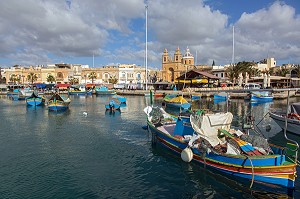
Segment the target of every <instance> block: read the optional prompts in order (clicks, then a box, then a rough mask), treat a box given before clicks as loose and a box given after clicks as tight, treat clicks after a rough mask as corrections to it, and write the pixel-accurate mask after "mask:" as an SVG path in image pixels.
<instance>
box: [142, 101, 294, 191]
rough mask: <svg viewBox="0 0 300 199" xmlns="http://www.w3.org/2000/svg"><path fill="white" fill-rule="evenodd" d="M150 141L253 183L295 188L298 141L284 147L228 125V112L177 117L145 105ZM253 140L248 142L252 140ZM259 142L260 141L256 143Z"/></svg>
mask: <svg viewBox="0 0 300 199" xmlns="http://www.w3.org/2000/svg"><path fill="white" fill-rule="evenodd" d="M144 111H145V113H146V114H147V116H148V119H147V124H148V129H149V130H150V132H151V133H152V143H153V144H159V145H161V146H163V147H164V148H166V149H168V150H171V151H173V152H175V153H176V154H178V155H179V156H181V158H182V160H183V161H185V162H190V161H193V162H196V163H198V164H200V165H201V166H203V167H205V168H208V169H210V170H212V171H218V172H219V173H222V174H226V175H227V176H230V177H232V178H234V179H236V177H238V178H240V179H246V180H249V182H250V187H252V185H253V183H256V182H258V183H259V184H261V183H263V184H266V185H272V186H274V185H277V186H278V187H282V188H288V189H290V188H292V189H293V188H294V187H295V179H296V167H297V151H298V148H299V145H298V143H297V142H294V143H287V146H286V147H279V146H275V145H271V144H269V143H268V142H267V141H266V140H265V139H264V138H262V137H258V136H250V135H246V134H244V133H242V132H241V131H239V130H234V129H231V128H230V124H231V121H232V118H233V116H232V114H231V113H229V112H228V113H215V114H203V113H199V114H191V116H190V117H181V116H179V117H178V119H177V120H174V119H173V120H172V118H171V117H170V116H168V115H166V114H165V113H161V114H159V109H157V108H153V107H150V106H148V107H146V108H145V109H144ZM253 140H255V141H254V142H252V143H251V141H253ZM258 143H259V144H258Z"/></svg>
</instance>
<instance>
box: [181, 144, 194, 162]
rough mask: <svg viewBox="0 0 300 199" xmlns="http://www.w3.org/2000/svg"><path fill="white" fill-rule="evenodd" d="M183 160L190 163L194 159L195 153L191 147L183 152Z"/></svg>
mask: <svg viewBox="0 0 300 199" xmlns="http://www.w3.org/2000/svg"><path fill="white" fill-rule="evenodd" d="M181 159H182V160H183V161H185V162H190V161H192V159H193V152H192V150H191V149H190V148H189V147H186V148H185V149H183V150H182V152H181Z"/></svg>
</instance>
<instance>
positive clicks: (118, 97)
mask: <svg viewBox="0 0 300 199" xmlns="http://www.w3.org/2000/svg"><path fill="white" fill-rule="evenodd" d="M112 98H113V99H118V100H119V101H120V102H121V104H126V97H123V96H120V95H114V96H113V97H112Z"/></svg>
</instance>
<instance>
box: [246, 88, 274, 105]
mask: <svg viewBox="0 0 300 199" xmlns="http://www.w3.org/2000/svg"><path fill="white" fill-rule="evenodd" d="M273 98H274V97H273V95H272V94H271V93H270V92H267V91H262V92H251V97H250V101H251V102H271V101H273Z"/></svg>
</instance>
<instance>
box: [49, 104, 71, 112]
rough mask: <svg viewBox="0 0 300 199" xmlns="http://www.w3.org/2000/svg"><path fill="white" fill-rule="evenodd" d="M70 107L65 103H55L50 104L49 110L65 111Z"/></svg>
mask: <svg viewBox="0 0 300 199" xmlns="http://www.w3.org/2000/svg"><path fill="white" fill-rule="evenodd" d="M68 108H69V106H68V105H65V104H55V103H52V104H48V109H49V111H55V112H58V111H65V110H67V109H68Z"/></svg>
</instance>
